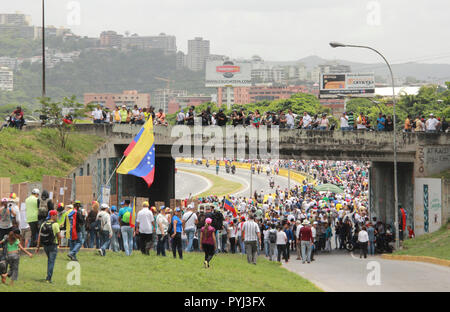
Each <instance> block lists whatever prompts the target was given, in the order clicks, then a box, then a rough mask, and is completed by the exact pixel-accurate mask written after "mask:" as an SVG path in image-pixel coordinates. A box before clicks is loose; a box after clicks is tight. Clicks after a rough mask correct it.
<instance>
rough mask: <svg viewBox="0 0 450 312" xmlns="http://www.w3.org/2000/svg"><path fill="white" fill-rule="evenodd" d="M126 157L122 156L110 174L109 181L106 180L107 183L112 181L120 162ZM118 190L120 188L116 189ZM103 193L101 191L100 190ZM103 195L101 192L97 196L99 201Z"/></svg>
mask: <svg viewBox="0 0 450 312" xmlns="http://www.w3.org/2000/svg"><path fill="white" fill-rule="evenodd" d="M124 158H125V155H123V156H122V158H121V159H120V161H119V163H118V164H117V166H116V168H114V171H113V172H112V173H111V175H110V176H109V179H108V181H106V184H105V185H109V182H110V181H111V179H112V177H113V175H114V174H115V173H116V170H117V168H119V166H120V164H121V163H122V161H123V159H124ZM116 191H118V190H116ZM100 193H101V192H100ZM101 196H102V194H99V195H98V196H97V201H98V200H99V199H100V197H101Z"/></svg>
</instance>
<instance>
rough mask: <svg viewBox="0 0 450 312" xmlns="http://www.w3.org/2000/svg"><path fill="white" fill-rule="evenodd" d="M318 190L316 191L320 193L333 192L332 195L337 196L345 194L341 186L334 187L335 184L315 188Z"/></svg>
mask: <svg viewBox="0 0 450 312" xmlns="http://www.w3.org/2000/svg"><path fill="white" fill-rule="evenodd" d="M314 188H315V189H316V191H319V192H332V193H336V194H340V193H344V190H342V189H341V188H340V187H339V186H337V185H334V184H330V183H327V184H321V185H318V186H315V187H314Z"/></svg>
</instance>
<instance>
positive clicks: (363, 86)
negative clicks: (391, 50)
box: [319, 73, 375, 98]
mask: <svg viewBox="0 0 450 312" xmlns="http://www.w3.org/2000/svg"><path fill="white" fill-rule="evenodd" d="M374 93H375V78H374V74H358V73H339V74H321V75H320V89H319V94H320V97H321V98H327V97H328V98H330V97H337V95H339V94H354V95H358V94H359V95H365V94H366V95H371V94H374Z"/></svg>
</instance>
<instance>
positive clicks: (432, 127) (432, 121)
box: [425, 114, 440, 132]
mask: <svg viewBox="0 0 450 312" xmlns="http://www.w3.org/2000/svg"><path fill="white" fill-rule="evenodd" d="M439 125H440V123H439V120H437V119H436V118H435V117H434V115H433V114H430V118H429V119H428V120H427V121H426V122H425V129H426V132H436V131H437V130H438V128H439Z"/></svg>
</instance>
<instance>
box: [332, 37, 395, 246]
mask: <svg viewBox="0 0 450 312" xmlns="http://www.w3.org/2000/svg"><path fill="white" fill-rule="evenodd" d="M330 46H331V47H332V48H363V49H369V50H372V51H374V52H375V53H377V54H378V55H379V56H381V58H382V59H383V60H384V61H385V62H386V65H387V67H388V68H389V72H390V74H391V79H392V101H393V103H394V107H393V115H394V116H393V118H394V218H395V224H394V226H395V238H396V239H395V248H396V249H397V250H398V249H399V248H400V241H399V229H398V189H397V139H396V137H397V135H396V125H395V124H396V117H395V104H396V99H395V82H394V74H393V73H392V68H391V65H390V64H389V62H388V61H387V59H386V58H385V57H384V55H383V54H381V53H380V52H378V51H377V50H375V49H374V48H371V47H368V46H362V45H353V44H343V43H339V42H330Z"/></svg>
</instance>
